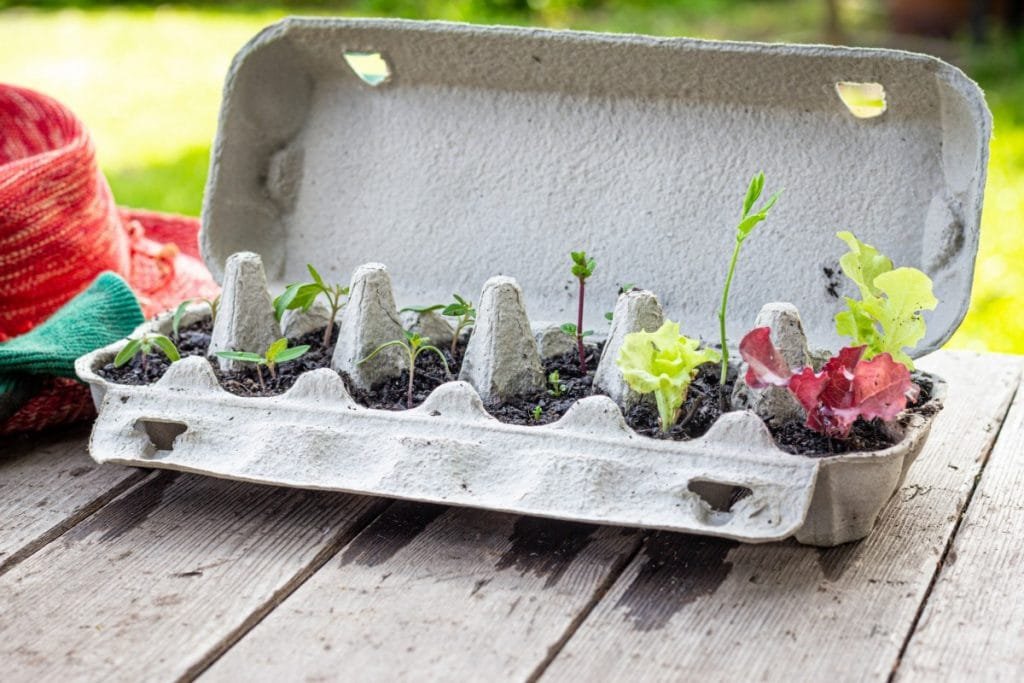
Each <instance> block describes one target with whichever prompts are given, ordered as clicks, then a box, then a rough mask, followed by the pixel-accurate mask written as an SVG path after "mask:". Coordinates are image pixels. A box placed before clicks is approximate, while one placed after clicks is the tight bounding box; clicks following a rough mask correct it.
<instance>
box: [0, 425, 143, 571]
mask: <svg viewBox="0 0 1024 683" xmlns="http://www.w3.org/2000/svg"><path fill="white" fill-rule="evenodd" d="M87 444H88V432H87V431H86V430H85V429H84V428H83V427H81V426H78V427H74V428H70V429H63V430H58V431H55V432H53V433H49V434H42V435H39V434H30V435H21V436H18V437H14V438H12V439H11V440H10V441H8V442H7V443H5V444H4V446H3V448H0V489H2V495H0V575H3V574H4V573H6V572H8V571H10V570H11V569H13V568H14V567H15V566H17V565H18V564H19V563H20V562H23V561H24V560H26V559H27V558H29V557H31V556H32V555H34V554H35V553H37V552H39V551H40V550H41V549H42V548H44V547H46V545H48V544H49V543H52V542H53V541H55V540H56V539H58V538H60V537H61V535H63V534H64V533H66V532H67V531H68V530H69V529H71V528H73V527H74V526H75V525H77V524H79V523H80V522H82V521H83V520H85V519H87V518H89V517H90V516H91V515H93V514H94V513H95V512H96V511H98V510H99V509H101V508H102V507H103V506H104V505H106V504H107V503H109V502H110V501H112V500H113V499H115V498H117V497H118V496H119V495H121V494H122V493H124V492H125V491H127V490H128V489H130V488H132V487H133V486H134V485H136V484H138V483H139V482H141V481H144V480H145V479H147V478H148V477H150V476H151V473H150V471H148V470H138V469H127V468H123V467H117V466H114V465H98V464H97V463H96V462H94V461H93V460H92V459H91V458H90V457H89V456H88V455H87Z"/></svg>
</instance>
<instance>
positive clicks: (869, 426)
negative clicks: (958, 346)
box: [768, 371, 938, 457]
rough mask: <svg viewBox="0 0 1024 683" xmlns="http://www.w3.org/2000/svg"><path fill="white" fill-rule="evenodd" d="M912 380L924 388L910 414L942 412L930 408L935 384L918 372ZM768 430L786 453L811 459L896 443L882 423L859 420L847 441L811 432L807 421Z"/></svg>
mask: <svg viewBox="0 0 1024 683" xmlns="http://www.w3.org/2000/svg"><path fill="white" fill-rule="evenodd" d="M910 378H911V379H912V380H913V381H914V383H915V384H917V386H919V387H920V388H921V393H920V394H919V395H918V397H917V401H915V402H914V403H913V404H911V405H909V406H907V412H908V413H911V414H918V415H924V416H926V417H928V416H930V415H934V414H935V413H936V412H937V411H938V409H937V408H936V407H935V406H933V405H928V401H930V400H931V398H932V390H933V388H934V385H933V384H932V381H931V380H930V379H928V377H927V376H925V375H924V374H922V373H920V372H917V371H914V372H912V373H911V375H910ZM768 430H769V431H770V432H771V433H772V437H773V438H774V439H775V443H777V444H778V446H779V448H781V449H782V450H784V451H786V452H787V453H793V454H795V455H807V456H811V457H823V456H828V455H841V454H843V453H854V452H856V451H880V450H883V449H885V448H889V447H890V446H893V445H895V444H896V441H894V440H893V439H892V438H891V437H890V435H889V433H888V432H887V430H886V429H885V425H884V424H883V423H882V422H881V420H871V421H865V420H857V421H856V422H854V423H853V429H852V430H851V431H850V436H849V437H848V438H846V439H831V438H829V437H827V436H825V435H824V434H819V433H818V432H816V431H814V430H812V429H808V428H807V427H806V426H805V425H804V423H803V422H788V423H786V424H784V425H781V426H778V427H773V426H771V425H769V427H768Z"/></svg>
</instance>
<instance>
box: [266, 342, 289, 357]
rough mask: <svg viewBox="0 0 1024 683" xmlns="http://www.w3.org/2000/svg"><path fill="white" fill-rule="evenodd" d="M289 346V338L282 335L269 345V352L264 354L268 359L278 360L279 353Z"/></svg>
mask: <svg viewBox="0 0 1024 683" xmlns="http://www.w3.org/2000/svg"><path fill="white" fill-rule="evenodd" d="M287 348H288V340H287V339H285V338H284V337H282V338H280V339H278V340H277V341H275V342H274V343H273V344H271V345H270V346H268V347H267V352H266V353H265V354H263V355H264V357H265V358H266V359H267V360H268V361H270V362H274V361H275V360H277V357H278V355H279V354H280V353H281V352H282V351H284V350H285V349H287Z"/></svg>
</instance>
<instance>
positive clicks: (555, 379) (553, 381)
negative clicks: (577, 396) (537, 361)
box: [548, 370, 566, 398]
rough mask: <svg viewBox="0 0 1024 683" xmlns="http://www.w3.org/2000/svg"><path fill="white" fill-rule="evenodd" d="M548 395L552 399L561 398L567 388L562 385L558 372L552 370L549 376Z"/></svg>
mask: <svg viewBox="0 0 1024 683" xmlns="http://www.w3.org/2000/svg"><path fill="white" fill-rule="evenodd" d="M548 387H549V388H548V395H549V396H551V398H561V396H562V394H564V393H565V389H566V386H565V385H564V384H562V381H561V377H559V376H558V370H552V371H551V374H550V375H548Z"/></svg>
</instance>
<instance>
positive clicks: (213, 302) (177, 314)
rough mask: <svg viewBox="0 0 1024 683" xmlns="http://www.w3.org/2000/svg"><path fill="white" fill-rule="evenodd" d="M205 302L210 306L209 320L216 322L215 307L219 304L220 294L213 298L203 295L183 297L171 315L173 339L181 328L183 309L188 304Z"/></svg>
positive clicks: (177, 335)
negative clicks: (189, 297) (192, 297)
mask: <svg viewBox="0 0 1024 683" xmlns="http://www.w3.org/2000/svg"><path fill="white" fill-rule="evenodd" d="M203 303H205V304H206V305H207V306H209V307H210V322H211V323H215V322H217V308H218V307H219V306H220V295H218V296H215V297H214V298H213V299H206V298H204V297H196V298H194V299H185V300H184V301H182V302H181V303H180V304H178V307H177V308H176V309H174V315H173V316H171V334H173V335H174V338H175V339H178V338H179V336H180V334H179V330H180V328H181V319H182V318H183V317H184V316H185V310H186V309H187V308H188V306H189V304H203Z"/></svg>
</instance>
